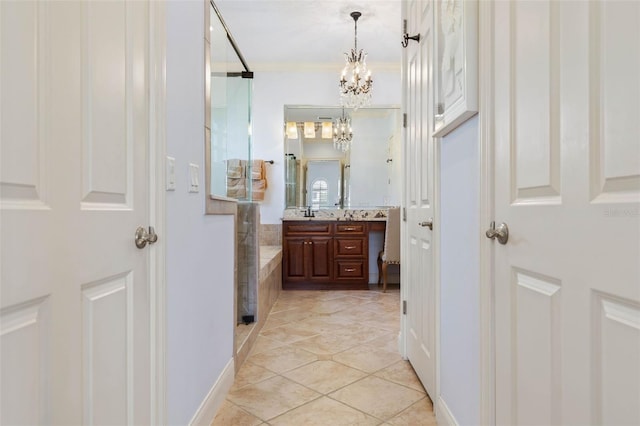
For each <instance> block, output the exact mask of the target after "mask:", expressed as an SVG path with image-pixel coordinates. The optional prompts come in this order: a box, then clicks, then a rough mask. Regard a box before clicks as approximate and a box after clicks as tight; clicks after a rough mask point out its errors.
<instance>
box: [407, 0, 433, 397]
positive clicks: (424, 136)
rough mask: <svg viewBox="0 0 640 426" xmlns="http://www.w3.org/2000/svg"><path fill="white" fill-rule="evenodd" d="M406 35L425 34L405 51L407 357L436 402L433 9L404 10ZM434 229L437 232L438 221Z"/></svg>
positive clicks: (423, 5) (414, 4)
mask: <svg viewBox="0 0 640 426" xmlns="http://www.w3.org/2000/svg"><path fill="white" fill-rule="evenodd" d="M405 7H406V8H405V13H404V16H406V17H407V20H408V23H407V30H408V31H409V32H410V33H411V35H414V34H416V33H420V42H419V43H417V42H415V41H410V42H409V45H408V46H407V48H406V59H405V60H404V64H405V76H404V78H405V111H406V114H407V129H406V138H405V149H404V158H405V174H406V175H405V185H404V186H405V208H406V214H407V220H406V227H405V229H406V238H405V245H404V248H405V250H404V253H403V255H402V264H403V265H404V266H403V269H402V271H403V276H404V277H403V279H402V283H403V286H406V288H407V290H406V292H405V295H406V301H407V318H406V335H405V339H406V345H407V356H408V358H409V361H410V362H411V365H412V366H413V368H414V369H415V371H416V373H417V374H418V377H419V378H420V380H421V381H422V384H423V385H424V387H425V389H426V390H427V392H428V393H429V395H431V397H433V398H435V391H436V375H435V371H436V369H435V360H436V351H435V331H436V328H435V306H436V304H435V274H434V261H433V235H434V233H433V231H432V230H431V229H430V228H429V227H428V226H427V222H428V221H430V220H433V218H434V216H435V214H434V211H435V210H434V205H433V198H434V176H435V174H434V159H435V152H434V141H433V138H432V137H431V133H432V130H433V125H432V118H431V117H432V100H433V97H432V92H433V91H432V90H430V89H431V84H432V82H431V70H432V65H431V61H432V58H433V54H432V46H433V36H432V32H431V31H432V22H433V3H432V2H431V1H428V0H422V1H418V0H413V1H410V2H408V4H406V6H405ZM433 226H437V223H436V221H433Z"/></svg>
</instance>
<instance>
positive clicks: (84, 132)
mask: <svg viewBox="0 0 640 426" xmlns="http://www.w3.org/2000/svg"><path fill="white" fill-rule="evenodd" d="M148 8H149V4H148V3H146V2H142V1H128V2H125V1H83V2H79V1H69V2H54V1H48V0H42V1H2V2H0V20H1V21H0V22H1V23H0V46H1V47H0V49H1V50H0V55H1V56H0V58H1V59H0V60H1V72H0V76H1V77H0V90H1V93H2V104H1V109H0V111H1V113H0V128H1V139H0V149H1V151H0V152H1V161H2V163H1V164H2V169H1V173H0V185H1V187H0V189H1V193H0V198H1V215H2V217H1V228H2V238H1V239H2V246H1V249H2V258H1V262H2V263H1V264H2V271H1V278H2V283H1V289H0V291H1V296H2V301H1V303H2V305H1V311H0V329H1V330H0V336H1V366H0V374H1V375H2V377H1V379H2V380H1V381H2V393H1V407H0V417H1V418H0V423H2V424H7V425H8V424H11V425H14V424H15V425H17V424H25V425H35V424H65V425H71V424H76V425H77V424H110V425H124V424H134V423H135V424H149V423H150V417H149V416H150V405H151V398H150V384H149V383H150V367H151V365H152V363H151V362H150V348H149V346H150V336H149V329H150V326H151V324H150V318H149V316H150V307H149V293H150V290H151V288H150V282H149V271H148V264H149V253H150V248H149V247H148V246H147V248H146V249H144V250H139V249H137V248H136V246H135V245H134V238H133V235H134V231H135V229H136V227H137V226H139V225H143V226H148V225H149V207H148V203H149V200H148V191H149V188H148V186H149V185H148V182H149V157H148V148H149V147H148V140H149V137H148V134H149V128H148V127H149V104H148V103H149V99H148V96H149V93H148V92H149V87H148V73H149V69H148V63H147V62H148V45H149V40H148V38H149V37H148V33H149V12H148Z"/></svg>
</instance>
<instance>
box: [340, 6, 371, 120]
mask: <svg viewBox="0 0 640 426" xmlns="http://www.w3.org/2000/svg"><path fill="white" fill-rule="evenodd" d="M360 16H362V14H361V13H360V12H351V17H352V18H353V21H354V25H355V37H354V40H355V42H354V48H353V49H351V54H350V55H349V54H346V53H345V59H346V60H347V64H346V65H345V67H344V69H343V70H342V75H341V77H340V101H341V102H342V105H343V106H346V107H348V108H354V109H357V108H359V107H361V106H365V105H369V103H370V102H371V87H372V86H373V80H372V79H371V71H369V70H368V69H367V63H366V60H367V54H366V53H365V52H364V51H363V50H362V49H360V51H358V18H359V17H360Z"/></svg>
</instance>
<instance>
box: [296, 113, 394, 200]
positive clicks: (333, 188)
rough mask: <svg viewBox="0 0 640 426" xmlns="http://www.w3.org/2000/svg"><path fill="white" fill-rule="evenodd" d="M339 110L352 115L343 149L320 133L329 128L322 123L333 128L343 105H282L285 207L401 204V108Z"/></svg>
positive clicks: (340, 114)
mask: <svg viewBox="0 0 640 426" xmlns="http://www.w3.org/2000/svg"><path fill="white" fill-rule="evenodd" d="M344 112H345V115H346V116H348V117H350V118H351V129H352V132H353V139H352V140H351V144H350V147H349V149H348V150H347V151H344V152H343V151H342V150H341V149H339V148H338V147H336V146H334V141H333V135H332V134H331V136H329V133H325V134H324V135H323V133H324V132H323V127H325V129H326V127H328V124H323V123H332V127H331V130H332V132H333V128H334V127H335V121H336V120H337V119H338V118H339V117H341V116H342V107H338V106H309V105H285V107H284V120H285V122H284V129H285V135H284V138H285V143H284V146H285V164H286V167H285V191H286V194H285V207H286V208H293V207H308V206H311V208H312V209H319V208H366V207H377V206H391V205H400V195H401V194H400V191H401V186H400V185H401V184H400V182H401V170H400V166H401V164H400V161H401V157H400V147H401V121H400V108H399V107H397V106H375V107H367V108H359V109H358V110H355V111H354V110H351V109H348V108H346V109H345V110H344ZM293 123H295V124H293ZM305 123H307V124H306V126H305ZM311 123H312V124H311ZM294 127H295V131H294V130H293V128H294ZM305 127H306V129H305ZM312 129H313V130H312ZM305 130H306V132H305ZM305 133H306V134H305ZM323 136H324V137H323ZM314 185H315V186H314Z"/></svg>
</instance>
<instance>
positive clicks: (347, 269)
mask: <svg viewBox="0 0 640 426" xmlns="http://www.w3.org/2000/svg"><path fill="white" fill-rule="evenodd" d="M344 271H345V272H355V271H356V268H344Z"/></svg>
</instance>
